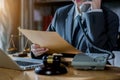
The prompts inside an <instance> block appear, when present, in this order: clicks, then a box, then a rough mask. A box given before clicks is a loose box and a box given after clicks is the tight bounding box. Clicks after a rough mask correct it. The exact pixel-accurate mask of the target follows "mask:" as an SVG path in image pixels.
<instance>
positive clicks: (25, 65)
mask: <svg viewBox="0 0 120 80" xmlns="http://www.w3.org/2000/svg"><path fill="white" fill-rule="evenodd" d="M42 65H43V61H42V60H38V59H32V58H20V57H14V58H10V57H9V55H8V54H7V53H5V52H4V51H2V50H1V49H0V67H1V68H9V69H15V70H30V69H34V68H36V67H38V66H42Z"/></svg>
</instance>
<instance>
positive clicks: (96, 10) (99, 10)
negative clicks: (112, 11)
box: [88, 9, 103, 12]
mask: <svg viewBox="0 0 120 80" xmlns="http://www.w3.org/2000/svg"><path fill="white" fill-rule="evenodd" d="M88 12H103V11H102V9H93V10H90V11H88Z"/></svg>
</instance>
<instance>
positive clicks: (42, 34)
mask: <svg viewBox="0 0 120 80" xmlns="http://www.w3.org/2000/svg"><path fill="white" fill-rule="evenodd" d="M19 31H20V32H21V33H22V34H23V35H24V36H26V37H27V38H28V39H29V40H30V41H31V42H32V43H35V44H39V45H40V46H41V47H45V48H48V49H49V53H70V54H77V53H80V51H79V50H77V49H76V48H74V47H73V46H72V45H70V44H69V43H68V42H67V41H65V40H64V39H63V38H62V37H61V36H60V35H59V34H58V33H57V32H48V31H37V30H28V29H20V28H19Z"/></svg>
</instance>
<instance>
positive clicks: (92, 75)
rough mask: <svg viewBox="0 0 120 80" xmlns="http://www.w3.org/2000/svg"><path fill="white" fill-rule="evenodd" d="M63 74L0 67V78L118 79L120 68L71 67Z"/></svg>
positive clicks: (9, 79) (1, 79)
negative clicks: (91, 68) (100, 69)
mask: <svg viewBox="0 0 120 80" xmlns="http://www.w3.org/2000/svg"><path fill="white" fill-rule="evenodd" d="M67 69H68V73H67V74H63V75H55V76H45V75H37V74H35V73H34V70H30V71H16V70H11V69H3V68H0V80H120V68H117V67H110V66H109V67H107V69H106V70H104V71H82V70H75V69H73V68H72V67H69V68H67Z"/></svg>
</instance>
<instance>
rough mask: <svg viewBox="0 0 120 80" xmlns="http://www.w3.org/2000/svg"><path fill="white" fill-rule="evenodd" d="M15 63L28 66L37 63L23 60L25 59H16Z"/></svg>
mask: <svg viewBox="0 0 120 80" xmlns="http://www.w3.org/2000/svg"><path fill="white" fill-rule="evenodd" d="M16 63H17V64H19V65H21V66H29V65H34V64H38V63H32V62H25V61H16Z"/></svg>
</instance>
